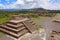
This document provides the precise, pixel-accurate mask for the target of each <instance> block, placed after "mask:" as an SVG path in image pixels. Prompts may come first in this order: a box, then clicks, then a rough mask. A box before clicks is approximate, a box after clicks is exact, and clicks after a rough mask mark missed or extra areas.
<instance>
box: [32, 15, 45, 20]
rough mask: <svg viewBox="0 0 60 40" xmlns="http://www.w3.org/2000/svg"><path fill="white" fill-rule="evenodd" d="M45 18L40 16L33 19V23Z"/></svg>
mask: <svg viewBox="0 0 60 40" xmlns="http://www.w3.org/2000/svg"><path fill="white" fill-rule="evenodd" d="M43 18H44V16H38V17H32V18H31V21H35V20H39V19H43Z"/></svg>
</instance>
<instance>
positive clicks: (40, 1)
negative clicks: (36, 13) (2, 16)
mask: <svg viewBox="0 0 60 40" xmlns="http://www.w3.org/2000/svg"><path fill="white" fill-rule="evenodd" d="M31 8H45V9H50V10H60V0H0V9H31Z"/></svg>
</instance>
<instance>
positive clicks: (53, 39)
mask: <svg viewBox="0 0 60 40" xmlns="http://www.w3.org/2000/svg"><path fill="white" fill-rule="evenodd" d="M48 40H60V32H56V31H53V32H52V33H51V35H50V37H49V39H48Z"/></svg>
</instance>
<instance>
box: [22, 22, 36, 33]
mask: <svg viewBox="0 0 60 40" xmlns="http://www.w3.org/2000/svg"><path fill="white" fill-rule="evenodd" d="M23 23H24V25H25V27H26V28H27V29H28V30H29V31H30V32H31V33H32V32H33V31H35V30H36V27H35V26H34V25H32V24H31V23H29V22H28V21H24V22H23Z"/></svg>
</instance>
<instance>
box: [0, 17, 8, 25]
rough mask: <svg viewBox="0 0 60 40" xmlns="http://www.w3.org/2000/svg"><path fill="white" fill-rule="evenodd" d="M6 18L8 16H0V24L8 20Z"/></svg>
mask: <svg viewBox="0 0 60 40" xmlns="http://www.w3.org/2000/svg"><path fill="white" fill-rule="evenodd" d="M8 20H9V17H4V18H1V19H0V24H2V23H4V22H6V21H8Z"/></svg>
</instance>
